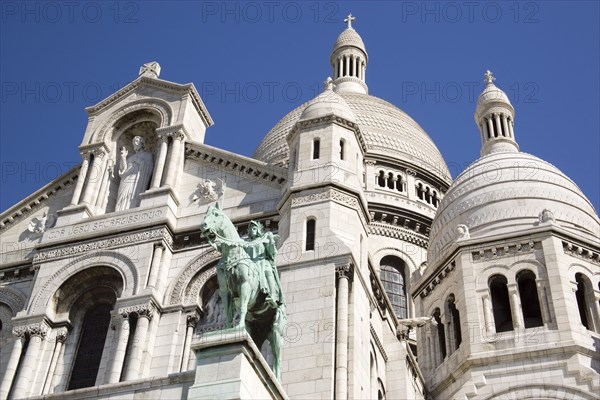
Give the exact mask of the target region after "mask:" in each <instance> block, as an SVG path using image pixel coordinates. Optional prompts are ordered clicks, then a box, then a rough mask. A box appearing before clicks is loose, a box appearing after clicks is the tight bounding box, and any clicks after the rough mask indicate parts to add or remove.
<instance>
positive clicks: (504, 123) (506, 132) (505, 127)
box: [502, 114, 510, 137]
mask: <svg viewBox="0 0 600 400" xmlns="http://www.w3.org/2000/svg"><path fill="white" fill-rule="evenodd" d="M502 131H503V133H504V135H503V136H506V137H510V131H509V130H508V121H507V120H506V115H504V114H502Z"/></svg>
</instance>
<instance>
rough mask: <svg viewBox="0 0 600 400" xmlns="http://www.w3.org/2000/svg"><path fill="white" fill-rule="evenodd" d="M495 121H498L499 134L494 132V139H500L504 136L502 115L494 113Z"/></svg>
mask: <svg viewBox="0 0 600 400" xmlns="http://www.w3.org/2000/svg"><path fill="white" fill-rule="evenodd" d="M494 120H495V121H496V128H497V129H498V132H495V131H494V137H496V136H497V137H500V136H502V125H501V122H500V114H496V113H494Z"/></svg>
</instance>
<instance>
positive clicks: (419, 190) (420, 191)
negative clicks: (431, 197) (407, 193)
mask: <svg viewBox="0 0 600 400" xmlns="http://www.w3.org/2000/svg"><path fill="white" fill-rule="evenodd" d="M416 191H417V197H418V198H419V199H420V200H423V199H424V193H423V184H421V183H419V184H418V185H417V186H416Z"/></svg>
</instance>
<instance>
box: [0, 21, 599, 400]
mask: <svg viewBox="0 0 600 400" xmlns="http://www.w3.org/2000/svg"><path fill="white" fill-rule="evenodd" d="M347 22H348V28H347V29H346V30H345V31H344V32H342V34H341V35H340V38H338V41H337V42H336V45H335V47H334V52H333V53H332V57H331V60H330V62H331V64H332V71H333V74H332V75H333V76H334V77H335V80H333V81H329V82H328V83H327V84H326V88H325V89H324V91H323V93H322V94H321V95H320V96H318V97H317V98H316V99H314V100H312V101H310V102H308V103H307V104H304V105H302V106H300V107H298V108H297V109H295V110H293V111H291V112H290V114H288V115H287V116H286V117H284V118H283V119H282V120H281V121H280V122H279V123H278V124H277V125H276V126H275V127H274V128H273V129H272V130H271V132H269V133H268V134H267V135H266V137H265V139H264V140H263V142H262V143H261V144H260V145H259V147H258V150H257V152H256V154H255V157H254V158H249V157H245V156H241V155H237V154H233V153H230V152H228V151H225V150H222V149H218V148H214V147H211V146H208V145H205V144H204V143H203V142H204V137H205V134H207V133H208V134H210V130H209V129H208V128H210V126H211V125H212V123H213V121H212V119H211V117H210V115H209V113H208V110H207V109H206V107H205V106H204V104H203V102H202V100H201V98H200V96H199V94H198V93H197V91H196V89H195V88H194V86H193V85H192V84H187V85H181V84H177V83H172V82H167V81H164V80H161V79H160V78H159V74H160V66H159V65H158V64H157V63H149V64H146V65H144V66H143V67H142V69H141V70H140V76H139V77H138V79H136V80H135V81H133V82H132V83H130V84H129V85H127V86H126V87H124V88H123V89H121V90H120V91H118V92H117V93H115V94H113V95H112V96H110V97H109V98H107V99H105V100H104V101H102V102H101V103H99V104H98V105H96V106H93V107H90V108H88V109H87V112H88V115H89V123H88V127H87V130H86V132H85V135H84V138H83V141H82V144H81V145H80V150H81V154H82V164H81V166H80V167H78V168H75V169H74V170H72V171H70V172H68V173H67V174H65V175H64V176H62V177H60V178H58V179H56V180H55V181H53V182H50V183H49V184H48V185H46V186H45V187H43V188H41V189H40V190H39V191H37V192H36V193H34V194H32V195H31V196H29V197H28V198H26V199H24V200H23V201H22V202H20V203H18V204H16V205H15V206H13V207H12V208H10V209H9V210H7V211H6V212H4V213H3V214H2V215H0V224H1V225H0V234H1V235H2V242H3V243H9V244H10V246H3V248H2V253H1V254H0V256H1V261H0V320H1V324H2V325H1V326H0V328H1V330H0V334H1V340H2V346H1V348H0V376H1V377H2V381H1V383H0V398H1V399H4V398H14V399H18V398H29V397H39V396H47V397H48V398H73V399H75V398H90V397H98V398H111V399H113V398H114V399H117V398H122V399H126V398H133V397H140V396H141V397H145V398H153V399H174V398H182V399H183V398H188V395H189V394H190V393H192V394H193V393H197V389H193V390H192V391H191V392H190V387H192V385H193V384H194V380H195V373H196V372H195V368H196V359H195V356H194V354H193V352H192V347H193V346H195V345H196V344H197V343H198V342H199V341H200V340H201V338H202V337H203V336H204V335H205V333H206V332H212V331H215V330H218V329H220V328H223V327H224V316H223V315H222V306H221V304H220V299H219V297H218V284H217V281H216V269H215V265H216V262H217V260H218V259H219V254H218V253H216V252H215V251H214V250H213V249H212V247H210V246H209V245H208V243H207V242H206V241H204V240H203V239H202V238H201V237H200V233H199V224H200V222H201V221H202V218H203V216H204V214H205V213H206V210H207V208H208V206H209V205H210V204H213V203H214V202H215V201H218V202H219V203H220V204H221V206H222V208H223V209H224V211H225V213H226V215H227V216H228V217H229V218H230V219H231V220H232V221H233V222H234V223H235V224H236V226H237V227H238V230H239V231H240V234H242V235H243V234H245V230H246V227H247V225H248V223H249V222H250V220H258V221H260V222H262V223H263V225H264V226H265V227H266V229H267V230H271V231H274V232H277V233H278V234H279V235H280V236H281V241H280V244H279V250H278V251H279V252H278V255H277V267H278V270H279V273H280V275H281V285H282V289H283V292H284V295H285V298H286V302H287V312H288V325H287V328H286V331H285V337H284V345H283V362H282V379H281V387H282V388H283V390H284V391H285V393H286V395H287V396H288V397H289V398H293V399H300V398H305V399H315V398H337V399H380V398H388V399H409V398H410V399H425V398H439V399H446V398H482V399H483V398H493V397H494V396H499V397H498V398H511V399H512V398H515V399H516V398H523V397H527V396H530V397H531V396H533V397H542V398H544V397H546V398H552V397H556V396H562V397H564V398H586V399H587V398H589V399H592V398H596V397H594V396H596V395H595V394H594V393H597V392H598V390H599V387H598V371H599V369H600V367H599V365H598V364H599V360H598V343H599V341H600V314H599V305H598V300H599V298H600V295H599V293H600V286H599V277H600V274H599V272H598V271H599V258H598V257H599V256H598V254H599V252H600V246H599V240H598V217H597V215H596V214H595V211H594V210H593V208H592V207H591V205H589V202H587V203H586V201H587V200H586V199H585V197H584V196H583V194H581V193H580V192H575V191H574V189H572V188H571V187H569V188H567V189H572V190H571V191H570V192H568V193H567V194H565V192H563V191H562V190H563V189H564V190H567V189H565V188H564V187H565V185H568V182H570V181H568V178H566V177H564V176H562V175H560V174H559V173H558V172H556V171H554V170H553V169H552V168H553V167H552V168H550V167H547V168H546V167H544V168H545V169H544V173H545V174H546V175H544V176H545V177H547V178H548V177H550V178H548V179H546V180H547V181H548V187H549V189H548V190H547V191H544V190H543V189H544V187H543V184H540V185H538V186H536V188H540V187H541V189H540V190H539V194H538V197H537V198H534V199H533V200H532V199H531V198H525V199H522V200H515V201H517V202H518V204H519V205H520V206H521V205H523V206H522V207H520V208H519V207H512V206H511V205H510V204H508V203H507V204H506V205H505V206H503V207H500V208H499V210H503V209H506V208H510V209H513V210H516V211H515V212H514V213H513V214H514V215H513V214H511V215H508V216H506V215H504V214H498V213H496V214H493V213H491V214H490V211H489V210H487V211H486V209H485V207H487V205H485V204H483V205H482V204H481V202H479V203H478V200H477V199H478V198H480V197H481V198H488V197H489V196H492V197H493V196H498V193H500V192H501V191H499V190H496V191H494V190H488V189H489V188H487V189H486V188H482V187H480V186H478V185H477V182H470V181H468V178H458V180H457V182H456V183H454V184H452V186H451V185H450V184H451V178H450V174H449V172H448V168H447V166H446V164H445V163H444V160H443V158H442V156H441V154H440V152H439V151H438V149H437V148H436V147H435V144H434V143H433V142H432V141H431V139H430V138H429V136H428V135H427V134H426V133H425V132H424V131H423V129H422V128H421V127H420V126H419V125H418V124H417V123H416V122H415V121H413V120H412V119H411V118H410V117H409V116H408V115H406V114H405V113H403V112H402V111H401V110H399V109H398V108H396V107H395V106H393V105H391V104H389V103H387V102H385V101H383V100H381V99H378V98H376V97H374V96H371V95H368V94H367V93H368V87H367V85H366V68H367V61H368V58H367V53H366V48H365V46H364V43H363V42H362V39H360V36H359V35H358V33H356V31H354V29H353V28H352V27H351V24H352V18H351V17H349V18H348V20H347ZM334 56H335V57H334ZM484 106H485V104H484ZM492 109H494V108H493V107H490V108H489V110H492ZM478 110H479V108H478ZM485 110H488V109H485V107H484V108H483V111H482V113H483V114H485V112H487V111H485ZM494 110H495V109H494ZM511 117H512V114H511ZM486 132H487V131H486ZM506 132H507V133H509V132H512V130H506ZM135 136H141V137H143V138H144V149H145V150H147V151H148V152H149V153H151V154H152V159H153V168H152V176H151V178H150V183H149V185H148V188H147V190H145V192H143V193H142V194H141V195H140V196H139V198H138V199H136V200H138V204H139V206H137V207H134V208H129V209H125V210H122V211H115V209H116V199H117V193H118V190H119V185H120V178H119V175H118V173H117V170H118V168H119V165H120V163H123V158H122V157H121V156H120V154H121V151H122V148H123V147H126V149H127V148H128V147H129V150H130V153H131V148H130V143H131V140H132V138H133V137H135ZM488 139H490V138H489V137H488ZM490 140H491V139H490ZM510 140H513V141H514V132H512V133H511V134H510V136H508V138H507V139H506V140H504V141H510ZM492 141H493V140H492ZM515 145H516V142H515ZM513 147H514V146H513ZM486 148H493V149H496V150H498V149H499V150H504V149H506V148H511V145H509V146H508V147H507V146H505V145H499V146H496V145H494V144H493V143H492V144H490V145H488V146H487V147H486ZM514 148H515V151H516V147H514ZM490 152H492V151H490ZM492 153H493V152H492ZM494 154H495V155H494ZM494 154H492V155H491V156H488V157H498V158H499V160H500V159H501V158H502V157H503V156H502V154H504V153H502V152H500V153H497V154H496V153H494ZM498 154H500V155H498ZM511 154H513V155H514V154H520V153H511ZM520 157H526V158H527V157H531V159H529V158H527V160H528V161H531V160H533V159H534V157H532V156H520ZM499 160H496V161H497V162H500V161H499ZM535 160H537V159H535ZM538 161H539V160H538ZM536 162H537V161H536ZM539 162H540V165H542V163H543V162H542V161H539ZM470 171H476V169H474V170H470ZM475 175H476V174H474V176H475ZM475 180H476V179H475ZM557 180H560V182H562V183H563V185H562V186H560V187H559V188H558V189H557V188H556V182H557ZM464 181H468V182H467V183H464ZM565 182H566V183H565ZM573 186H574V185H573ZM548 191H554V192H553V193H558V194H556V195H555V196H553V197H551V198H552V200H544V201H542V200H540V198H542V197H543V196H545V195H546V194H547V193H548ZM533 192H535V190H533ZM502 193H503V192H502ZM561 193H562V194H561ZM561 195H564V196H566V197H564V198H568V199H571V200H570V201H569V203H570V204H572V206H571V208H561V207H560V206H558V204H559V203H560V202H561V201H562V200H563V198H562V197H560V196H561ZM465 196H466V197H465ZM469 196H471V197H470V198H469ZM478 196H479V197H478ZM485 196H488V197H485ZM569 196H570V197H569ZM510 197H511V196H510V195H505V197H504V200H505V201H507V202H509V201H512V200H511V199H510ZM513 197H514V196H513ZM465 199H466V200H465ZM494 199H496V198H494ZM461 200H465V202H466V203H465V204H468V207H466V206H465V207H464V208H461V207H457V206H456V204H459V203H457V202H460V201H461ZM496 200H497V199H496ZM480 206H481V207H480ZM469 207H470V208H469ZM467 208H468V209H469V210H471V212H470V213H467V214H468V215H467V214H465V213H462V211H464V210H465V209H467ZM438 210H439V211H440V212H439V213H438ZM457 210H460V212H459V211H457ZM481 210H483V211H481ZM544 210H546V211H547V210H550V213H548V212H546V213H545V214H544V213H543V212H544ZM478 213H480V214H481V215H483V214H485V215H488V214H489V215H490V217H489V221H488V220H486V221H483V222H481V221H482V217H481V216H480V214H478ZM532 213H533V214H532ZM538 214H540V215H539V216H538ZM434 218H435V219H434ZM469 218H470V219H469ZM515 218H516V219H518V221H519V226H520V227H522V229H521V230H518V231H516V232H515V231H514V229H511V226H514V224H513V222H514V219H515ZM474 221H476V222H478V223H479V222H481V224H480V225H478V224H477V223H474ZM494 223H496V225H494ZM490 224H491V225H490ZM459 227H460V228H459ZM457 229H458V230H459V231H460V234H457V233H456V232H457ZM430 239H431V241H430ZM428 246H429V254H428ZM523 269H526V270H528V271H530V273H532V274H534V276H535V278H534V283H535V287H536V288H537V292H538V295H539V299H540V305H539V314H540V315H539V319H540V320H541V325H540V324H537V325H536V326H534V327H529V319H527V323H526V317H527V318H529V314H527V315H526V316H524V314H523V312H522V311H519V310H521V309H522V308H521V305H520V304H519V303H520V299H519V298H518V296H519V293H518V292H519V284H520V283H519V280H520V279H521V280H523V279H525V278H529V277H530V276H529V275H523V274H522V272H521V271H522V270H523ZM495 275H501V276H503V277H504V278H505V280H506V281H505V282H504V281H502V282H500V281H498V282H500V283H499V285H500V284H503V285H505V286H506V288H507V290H508V301H509V304H510V305H511V307H512V308H511V314H510V316H511V318H512V319H511V321H513V325H514V329H513V330H507V331H504V332H501V333H496V330H495V325H494V324H493V321H492V320H493V318H494V315H493V310H492V305H491V303H490V301H491V300H490V299H491V294H490V287H489V281H490V278H492V277H493V276H495ZM524 276H525V278H523V277H524ZM582 287H583V288H584V289H581V288H582ZM581 290H583V292H582V291H581ZM578 296H579V297H578ZM582 299H584V300H585V304H587V307H588V308H587V309H585V310H584V311H585V313H587V314H585V315H586V318H587V327H586V326H583V325H582V323H581V321H580V319H579V312H578V310H579V308H580V306H578V304H580V303H581V301H582ZM449 300H450V301H449ZM578 307H579V308H578ZM436 308H439V309H440V312H439V314H435V309H436ZM530 311H531V310H528V312H530ZM534 311H535V310H534ZM456 312H458V315H460V323H459V324H458V326H459V330H458V331H457V330H456V329H454V327H453V325H452V324H453V323H454V324H455V321H456V320H455V319H453V318H454V316H455V315H456ZM434 314H435V315H436V318H438V319H439V320H440V321H442V323H443V324H444V326H443V328H444V329H446V331H445V332H449V334H446V337H445V342H444V343H445V347H446V357H445V358H444V357H441V354H440V353H441V347H440V346H441V344H440V341H439V339H438V336H436V335H439V334H440V330H439V329H440V328H439V327H440V326H441V325H439V324H438V325H437V326H436V325H435V324H433V323H431V322H430V321H427V320H423V319H419V318H416V317H423V316H432V315H434ZM505 317H506V315H505ZM536 318H537V317H536ZM434 319H435V318H434ZM414 321H417V322H414ZM419 321H424V322H422V323H421V322H419ZM413 322H414V325H412V324H413ZM448 327H450V328H448ZM90 332H92V333H90ZM457 332H460V340H458V336H457ZM90 335H91V336H90ZM94 335H95V336H94ZM590 339H591V340H590ZM436 340H437V341H436ZM458 342H460V343H458ZM417 346H418V362H417V354H416V352H415V350H416V348H417ZM594 346H595V347H594ZM261 350H262V351H263V354H264V356H265V358H266V360H267V362H271V359H270V358H271V355H270V351H269V350H268V346H264V347H263V349H261ZM82 354H85V355H86V356H85V357H83V356H82ZM246 364H247V362H246V361H244V362H240V365H246ZM240 368H242V367H240ZM196 381H198V378H196ZM204 381H205V382H208V380H207V379H204Z"/></svg>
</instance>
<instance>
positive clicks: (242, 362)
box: [188, 329, 287, 400]
mask: <svg viewBox="0 0 600 400" xmlns="http://www.w3.org/2000/svg"><path fill="white" fill-rule="evenodd" d="M192 349H193V350H194V352H195V353H196V375H195V380H194V385H193V386H192V387H191V388H190V390H189V393H188V399H193V400H197V399H223V400H225V399H231V400H233V399H240V400H241V399H248V400H250V399H261V400H264V399H287V395H286V394H285V392H284V391H283V388H282V387H281V384H280V383H279V382H278V381H277V378H275V375H274V374H273V372H272V371H271V368H270V367H269V366H268V364H267V362H266V361H265V359H264V357H263V356H262V354H261V353H260V351H259V349H258V348H257V347H256V345H255V344H254V342H253V341H252V339H251V338H250V335H249V334H248V333H247V332H246V331H245V330H239V329H227V330H222V331H216V332H210V333H207V334H205V335H204V336H203V337H202V338H201V340H200V341H198V342H195V343H192Z"/></svg>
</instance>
